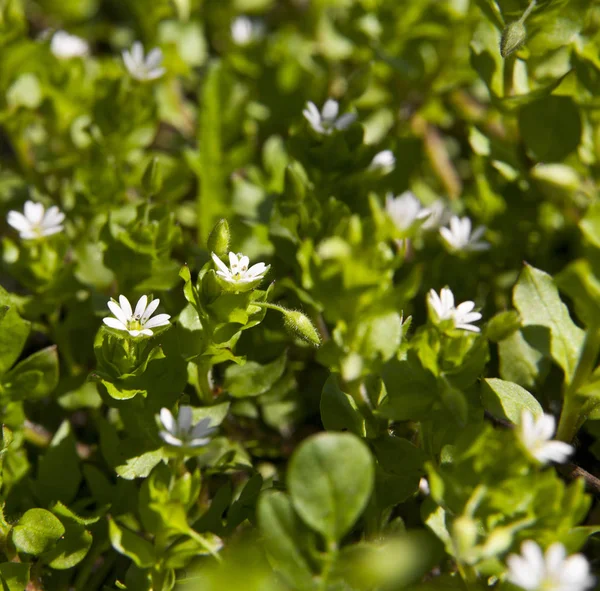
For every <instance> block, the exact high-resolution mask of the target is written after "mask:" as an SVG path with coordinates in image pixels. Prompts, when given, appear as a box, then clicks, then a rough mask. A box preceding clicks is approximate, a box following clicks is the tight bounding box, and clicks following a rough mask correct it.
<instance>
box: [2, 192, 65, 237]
mask: <svg viewBox="0 0 600 591" xmlns="http://www.w3.org/2000/svg"><path fill="white" fill-rule="evenodd" d="M64 219H65V214H64V213H63V212H62V211H60V210H59V209H58V207H56V205H53V206H52V207H49V208H48V210H46V209H45V208H44V206H43V205H42V204H41V203H34V202H33V201H26V202H25V207H24V208H23V213H20V212H18V211H9V212H8V217H7V218H6V221H7V222H8V224H9V226H12V227H13V228H14V229H15V230H17V231H18V232H19V236H20V237H21V238H22V239H23V240H31V239H34V238H42V237H44V236H51V235H52V234H56V233H58V232H61V231H62V230H63V228H64V226H63V225H62V223H63V221H64Z"/></svg>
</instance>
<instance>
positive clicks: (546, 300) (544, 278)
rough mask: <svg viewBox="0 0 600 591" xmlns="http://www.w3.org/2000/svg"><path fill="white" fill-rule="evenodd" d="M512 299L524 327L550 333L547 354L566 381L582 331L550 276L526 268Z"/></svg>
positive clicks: (577, 354)
mask: <svg viewBox="0 0 600 591" xmlns="http://www.w3.org/2000/svg"><path fill="white" fill-rule="evenodd" d="M513 299H514V303H515V307H516V308H517V310H519V313H520V314H521V318H522V319H523V326H524V327H525V329H524V331H523V332H524V334H525V336H526V337H527V332H526V330H527V327H536V328H539V327H544V328H546V329H548V330H549V331H550V354H551V356H552V358H553V359H554V361H556V363H558V365H559V366H560V367H561V368H562V369H563V371H564V372H565V381H566V382H567V383H568V382H570V380H571V378H572V377H573V373H574V371H575V367H576V365H577V362H578V360H579V354H580V350H581V346H582V343H583V336H584V333H583V331H582V330H581V329H580V328H579V327H577V326H576V325H575V324H574V323H573V321H572V320H571V317H570V316H569V311H568V310H567V307H566V306H565V304H563V303H562V301H561V300H560V297H559V295H558V290H557V288H556V285H555V284H554V281H553V280H552V277H550V275H548V274H547V273H544V272H543V271H540V270H539V269H536V268H534V267H531V266H529V265H526V266H525V268H524V269H523V271H522V272H521V275H520V277H519V281H518V282H517V285H516V286H515V289H514V293H513Z"/></svg>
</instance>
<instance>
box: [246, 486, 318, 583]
mask: <svg viewBox="0 0 600 591" xmlns="http://www.w3.org/2000/svg"><path fill="white" fill-rule="evenodd" d="M257 514H258V524H259V527H260V530H261V532H262V535H263V540H264V543H265V548H266V550H267V552H268V553H269V555H270V557H271V560H272V564H273V567H274V568H275V570H277V571H278V572H280V573H281V574H282V575H283V576H284V577H285V579H286V581H287V582H288V584H289V585H290V586H293V587H294V588H295V589H299V590H302V589H310V588H311V587H312V572H311V569H310V566H309V564H308V561H307V560H306V558H305V557H304V556H303V555H302V552H301V547H302V544H303V539H302V532H303V529H304V527H305V526H304V524H303V523H302V522H301V521H300V518H299V517H298V515H297V514H296V512H295V511H294V508H293V507H292V503H291V502H290V499H289V498H288V496H287V495H286V494H285V493H282V492H278V491H267V492H266V493H264V494H263V495H261V497H260V500H259V501H258V507H257ZM304 535H305V533H304Z"/></svg>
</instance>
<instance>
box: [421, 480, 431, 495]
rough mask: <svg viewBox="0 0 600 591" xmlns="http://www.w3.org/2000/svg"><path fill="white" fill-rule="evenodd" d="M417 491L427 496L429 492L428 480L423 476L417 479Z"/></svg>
mask: <svg viewBox="0 0 600 591" xmlns="http://www.w3.org/2000/svg"><path fill="white" fill-rule="evenodd" d="M419 492H420V493H421V494H422V495H423V496H424V497H428V496H429V495H430V494H431V488H430V487H429V480H427V478H425V476H422V477H421V480H419Z"/></svg>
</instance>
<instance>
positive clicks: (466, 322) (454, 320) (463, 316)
mask: <svg viewBox="0 0 600 591" xmlns="http://www.w3.org/2000/svg"><path fill="white" fill-rule="evenodd" d="M427 303H428V304H429V310H430V312H431V315H432V316H433V321H434V322H435V324H444V323H449V324H450V327H451V328H460V329H462V330H468V331H470V332H480V328H479V327H478V326H475V325H473V324H472V323H473V322H476V321H477V320H481V314H480V313H479V312H473V309H474V308H475V302H471V301H466V302H463V303H462V304H458V306H456V307H455V306H454V294H453V293H452V291H451V290H450V289H449V288H448V287H443V288H442V290H441V291H440V295H438V294H437V293H436V291H435V290H434V289H431V290H429V293H428V294H427Z"/></svg>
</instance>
